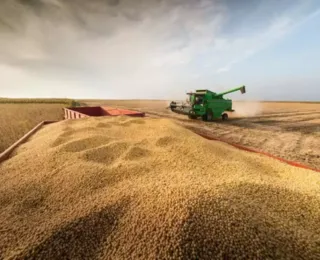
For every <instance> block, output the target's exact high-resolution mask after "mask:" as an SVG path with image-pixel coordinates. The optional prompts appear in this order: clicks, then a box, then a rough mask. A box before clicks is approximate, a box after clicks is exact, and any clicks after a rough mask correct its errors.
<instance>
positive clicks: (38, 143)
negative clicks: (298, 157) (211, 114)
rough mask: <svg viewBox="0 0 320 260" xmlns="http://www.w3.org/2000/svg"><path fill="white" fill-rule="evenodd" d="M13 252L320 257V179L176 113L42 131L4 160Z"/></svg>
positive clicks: (0, 187)
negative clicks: (223, 139)
mask: <svg viewBox="0 0 320 260" xmlns="http://www.w3.org/2000/svg"><path fill="white" fill-rule="evenodd" d="M0 172H1V174H0V205H1V212H0V223H1V227H0V228H1V232H0V258H1V259H2V258H3V259H89V258H90V259H156V258H158V259H164V258H171V259H222V258H223V259H253V258H254V259H279V258H286V259H320V175H319V173H316V172H312V171H308V170H302V169H298V168H293V167H290V166H287V165H285V164H282V163H280V162H278V161H275V160H272V159H269V158H266V157H263V156H259V155H256V154H251V153H247V152H243V151H239V150H237V149H235V148H232V147H230V146H227V145H225V144H223V143H219V142H210V141H207V140H205V139H203V138H201V137H199V136H197V135H195V134H193V133H191V132H189V131H188V130H186V129H183V128H181V127H179V126H177V125H175V124H174V123H172V122H171V121H169V120H166V119H147V118H144V119H140V118H139V119H135V118H126V117H117V118H87V119H80V120H74V121H64V122H61V123H57V124H54V125H49V126H46V127H45V128H43V129H42V130H40V131H39V132H38V133H37V134H36V135H35V136H34V137H33V138H32V139H31V140H30V141H29V142H28V143H26V144H24V145H23V146H21V147H20V148H19V149H18V150H17V152H16V153H15V155H14V156H13V157H12V158H11V159H10V160H8V161H6V162H4V163H2V164H1V165H0Z"/></svg>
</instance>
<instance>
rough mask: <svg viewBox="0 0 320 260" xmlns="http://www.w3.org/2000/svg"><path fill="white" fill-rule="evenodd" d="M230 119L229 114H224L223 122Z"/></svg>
mask: <svg viewBox="0 0 320 260" xmlns="http://www.w3.org/2000/svg"><path fill="white" fill-rule="evenodd" d="M228 118H229V116H228V114H227V113H224V114H222V120H223V121H226V120H228Z"/></svg>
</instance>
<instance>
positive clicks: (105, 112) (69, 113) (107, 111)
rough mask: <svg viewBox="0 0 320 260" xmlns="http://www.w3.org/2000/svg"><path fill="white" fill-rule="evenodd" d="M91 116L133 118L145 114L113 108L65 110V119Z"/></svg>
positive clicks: (69, 108) (73, 108)
mask: <svg viewBox="0 0 320 260" xmlns="http://www.w3.org/2000/svg"><path fill="white" fill-rule="evenodd" d="M91 116H132V117H144V116H145V113H143V112H138V111H134V110H129V109H120V108H112V107H105V106H103V107H66V108H64V118H65V119H77V118H83V117H91Z"/></svg>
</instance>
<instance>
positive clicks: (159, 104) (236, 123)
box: [86, 100, 320, 168]
mask: <svg viewBox="0 0 320 260" xmlns="http://www.w3.org/2000/svg"><path fill="white" fill-rule="evenodd" d="M86 103H88V104H91V105H98V104H108V105H113V106H123V107H129V108H134V109H138V110H143V111H145V112H147V114H148V116H152V117H166V118H171V119H173V120H175V121H176V122H178V123H179V124H181V125H183V126H185V127H187V128H189V129H192V130H193V131H195V132H199V133H203V134H205V135H208V136H211V137H215V138H219V139H222V140H225V141H228V142H231V143H235V144H240V145H244V146H246V147H250V148H254V149H257V150H261V151H264V152H268V153H271V154H274V155H276V156H279V157H281V158H284V159H287V160H292V161H297V162H300V163H303V164H305V165H308V166H310V167H314V168H320V103H316V102H313V103H308V102H234V109H235V110H236V112H235V113H231V114H229V117H230V118H229V120H228V121H227V122H222V121H220V120H216V121H214V122H208V123H207V122H202V121H201V120H190V119H188V118H187V117H186V116H183V115H178V114H175V113H173V112H171V111H170V110H169V109H167V107H168V105H169V102H166V101H157V100H154V101H143V100H106V101H102V100H100V101H89V100H87V101H86Z"/></svg>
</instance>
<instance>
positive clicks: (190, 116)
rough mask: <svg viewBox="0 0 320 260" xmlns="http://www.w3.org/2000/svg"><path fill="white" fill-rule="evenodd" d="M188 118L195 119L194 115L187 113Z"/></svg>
mask: <svg viewBox="0 0 320 260" xmlns="http://www.w3.org/2000/svg"><path fill="white" fill-rule="evenodd" d="M188 117H189V119H197V117H196V116H195V115H188Z"/></svg>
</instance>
